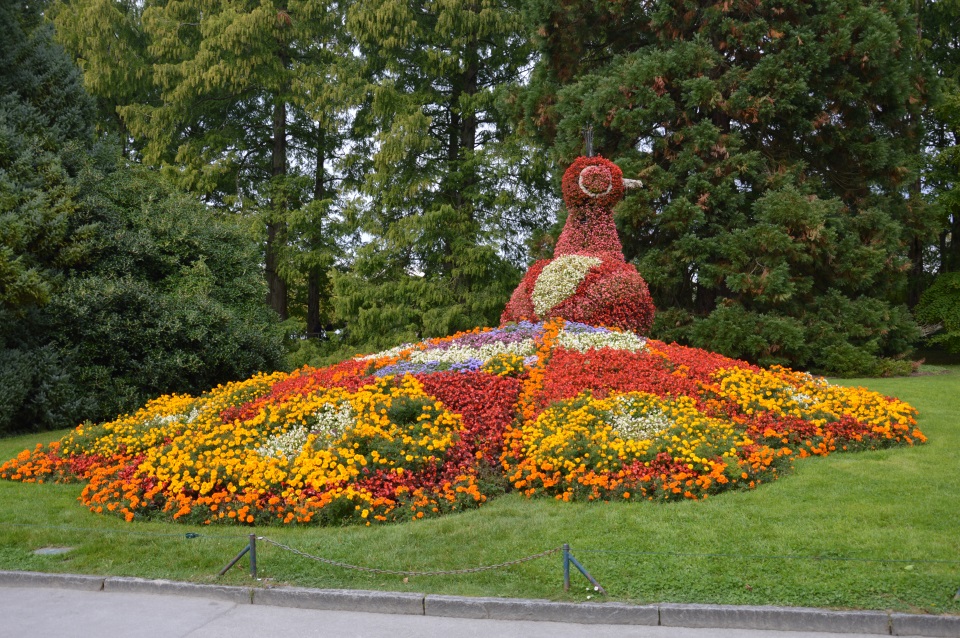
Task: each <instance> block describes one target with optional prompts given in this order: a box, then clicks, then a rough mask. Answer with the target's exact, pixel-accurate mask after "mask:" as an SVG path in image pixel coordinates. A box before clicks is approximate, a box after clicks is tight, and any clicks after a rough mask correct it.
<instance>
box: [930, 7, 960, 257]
mask: <svg viewBox="0 0 960 638" xmlns="http://www.w3.org/2000/svg"><path fill="white" fill-rule="evenodd" d="M921 16H922V29H923V30H922V34H923V40H924V42H923V44H924V49H925V54H926V57H927V59H928V60H929V61H930V63H931V64H932V65H933V66H934V67H935V68H936V70H937V75H938V77H939V78H940V80H941V83H942V84H941V87H940V88H941V90H940V92H939V94H938V96H937V97H938V99H937V100H936V101H935V102H934V103H933V104H931V108H930V109H929V111H928V113H927V117H928V122H929V136H928V139H927V140H926V141H927V144H928V147H929V148H930V158H929V161H930V167H929V170H928V172H927V174H926V175H925V178H926V184H927V186H928V187H929V188H928V191H929V194H930V199H931V202H932V205H933V208H934V209H935V211H936V212H937V213H938V214H939V218H940V222H941V229H942V230H941V232H940V236H939V238H938V242H937V245H936V246H935V247H934V251H933V253H934V254H933V255H932V256H931V259H930V261H931V262H933V263H935V264H937V271H938V272H939V273H941V274H942V273H947V272H957V271H960V190H958V188H957V186H958V184H957V182H958V179H957V176H958V175H960V34H958V32H957V28H956V25H957V21H958V20H960V3H958V2H957V1H956V0H937V1H936V2H932V1H931V2H926V3H924V4H923V5H922V9H921Z"/></svg>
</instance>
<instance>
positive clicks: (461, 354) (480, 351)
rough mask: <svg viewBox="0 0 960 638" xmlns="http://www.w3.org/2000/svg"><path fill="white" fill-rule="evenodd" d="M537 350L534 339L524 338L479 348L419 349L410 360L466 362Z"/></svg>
mask: <svg viewBox="0 0 960 638" xmlns="http://www.w3.org/2000/svg"><path fill="white" fill-rule="evenodd" d="M536 351H537V349H536V344H534V342H533V339H524V340H523V341H514V342H513V343H500V342H498V341H494V342H491V343H485V344H483V345H482V346H480V347H479V348H472V347H470V346H459V345H452V346H450V347H449V348H431V349H429V350H417V351H415V352H412V353H410V357H409V358H408V361H410V362H411V363H427V362H428V361H438V362H440V363H464V362H465V361H468V360H470V359H479V360H480V361H487V360H488V359H490V358H491V357H495V356H497V355H501V354H515V355H517V356H519V357H529V356H531V355H533V354H536Z"/></svg>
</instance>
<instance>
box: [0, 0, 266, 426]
mask: <svg viewBox="0 0 960 638" xmlns="http://www.w3.org/2000/svg"><path fill="white" fill-rule="evenodd" d="M0 20H2V22H3V24H4V25H5V27H6V31H5V37H4V38H3V39H2V41H0V433H6V432H10V431H25V430H31V429H33V430H39V429H53V428H60V427H66V426H69V425H75V424H76V422H77V420H79V419H82V418H91V419H104V418H109V417H112V416H114V415H115V414H116V413H117V412H119V411H128V410H131V409H133V408H135V407H137V406H139V405H142V403H143V402H144V401H145V400H146V399H148V398H151V397H152V396H155V395H157V394H159V393H162V392H170V391H181V392H201V391H204V390H206V389H208V388H209V387H210V386H212V385H214V384H216V383H220V382H224V381H228V380H231V379H233V378H237V377H245V376H248V375H249V374H251V373H252V372H254V371H256V370H260V369H263V368H267V367H273V366H275V365H277V364H278V363H279V357H280V352H281V348H280V336H279V335H278V334H277V333H276V331H275V330H274V329H273V328H272V326H271V322H270V320H269V317H264V316H263V311H262V307H261V305H260V303H259V299H258V297H259V296H260V295H261V294H262V290H261V288H262V284H261V279H260V273H259V268H258V263H259V260H258V255H257V254H256V250H255V249H253V247H252V246H251V243H250V242H249V240H248V238H247V235H246V234H245V232H244V230H243V229H242V228H241V227H238V226H237V224H236V223H235V222H233V221H230V220H229V219H223V218H221V217H218V216H217V215H216V214H215V213H214V212H213V211H211V210H209V209H208V208H207V207H205V206H203V205H202V204H200V203H199V202H198V201H197V200H196V199H192V198H190V197H188V196H186V195H184V194H183V193H180V192H178V191H176V190H175V189H174V188H172V187H171V186H170V185H169V184H167V183H165V182H164V181H163V180H162V179H160V178H159V176H158V175H157V174H156V173H153V172H150V171H147V170H145V169H142V168H130V167H127V166H126V165H125V164H124V163H123V162H122V161H121V160H120V159H119V157H118V152H117V150H116V149H115V148H114V147H113V146H111V145H109V144H103V143H99V142H96V141H95V139H94V136H93V131H94V126H93V122H94V114H95V106H94V103H93V101H92V100H91V99H90V97H89V96H88V95H87V94H86V92H85V91H84V89H83V86H82V83H81V76H80V73H79V71H78V69H77V68H76V67H75V66H74V65H73V64H72V62H71V60H70V58H69V56H68V55H67V54H66V53H65V52H64V51H63V49H62V48H61V47H60V46H59V45H57V44H56V43H55V42H54V41H53V37H52V29H51V28H50V26H49V25H45V24H44V23H43V22H42V19H41V15H40V5H34V4H32V3H30V4H27V3H14V2H9V1H7V0H4V1H3V2H0Z"/></svg>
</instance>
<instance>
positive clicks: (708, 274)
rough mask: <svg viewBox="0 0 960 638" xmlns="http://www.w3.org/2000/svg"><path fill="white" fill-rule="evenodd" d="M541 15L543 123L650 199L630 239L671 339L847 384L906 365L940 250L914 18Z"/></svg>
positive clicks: (842, 10) (855, 14)
mask: <svg viewBox="0 0 960 638" xmlns="http://www.w3.org/2000/svg"><path fill="white" fill-rule="evenodd" d="M531 6H532V16H533V18H534V20H535V21H536V22H537V24H538V26H539V28H540V33H541V34H542V51H543V53H544V57H543V59H542V62H541V64H540V66H539V68H538V70H537V73H536V75H535V78H536V81H535V83H534V86H533V87H532V88H531V91H530V92H529V94H528V98H527V103H526V111H527V114H528V119H529V121H530V122H531V123H532V125H533V126H535V127H536V129H537V130H538V131H539V132H540V134H541V135H543V136H544V137H545V138H547V139H549V140H552V141H554V142H555V144H556V149H557V155H558V157H560V158H572V157H573V156H575V155H576V154H577V153H579V152H581V151H582V146H581V144H582V142H581V133H580V132H581V130H582V129H583V128H584V127H586V126H593V127H594V129H595V139H596V141H597V147H598V149H599V151H600V152H601V154H603V155H605V156H607V157H610V158H611V159H614V160H615V161H616V162H617V163H618V164H619V165H620V166H621V167H622V168H623V169H624V175H625V176H626V177H634V178H640V179H641V180H642V181H643V182H644V184H645V188H644V189H643V190H642V192H640V193H637V194H633V195H631V196H629V197H628V198H627V199H626V200H625V201H624V203H623V204H622V205H621V206H620V207H619V209H618V224H619V226H620V230H621V234H622V236H623V239H624V247H625V251H626V252H627V256H628V258H630V259H632V260H633V261H634V262H635V263H636V264H637V267H638V268H639V270H640V272H641V274H642V275H643V276H644V277H645V278H646V279H647V281H648V283H649V284H650V288H651V292H652V293H653V295H654V299H655V301H656V303H657V307H658V312H659V315H658V321H657V324H656V326H655V328H654V331H655V333H656V334H657V335H658V336H661V337H664V338H668V339H678V340H681V341H685V342H688V343H692V344H695V345H698V346H704V347H709V348H713V349H717V350H719V351H721V352H724V353H726V354H729V355H733V356H739V357H746V358H749V359H752V360H755V361H758V362H761V363H764V364H770V363H788V364H791V365H793V366H797V367H801V368H807V367H810V368H816V369H820V370H826V371H829V372H833V373H841V374H855V373H870V372H882V371H883V370H884V369H885V367H888V364H885V363H884V360H883V358H884V357H888V356H894V355H898V354H900V353H902V352H904V351H905V350H906V349H907V348H908V346H909V344H910V342H911V341H912V340H913V339H915V337H916V328H915V326H914V324H913V322H912V320H911V319H910V317H909V314H908V312H907V310H906V307H905V306H904V305H903V304H904V302H905V301H906V299H907V289H906V283H907V281H906V272H907V271H908V270H909V267H910V247H911V243H912V242H914V240H916V239H917V238H918V237H919V238H925V237H926V236H928V235H929V234H930V233H931V228H930V226H929V220H928V219H927V218H926V217H924V215H922V214H920V213H919V212H918V211H919V209H920V202H918V201H915V200H916V199H918V198H917V197H916V192H915V191H914V197H913V200H914V201H912V199H911V196H910V191H911V189H912V188H913V184H914V183H915V176H916V170H917V168H918V162H919V156H918V154H919V148H920V144H919V142H918V140H919V136H920V135H921V130H920V125H919V113H920V108H921V106H922V104H923V102H924V100H925V99H926V88H925V87H926V84H927V76H926V71H925V69H924V68H923V66H922V64H921V63H920V61H919V60H918V58H917V51H918V48H917V41H916V39H917V21H916V16H915V15H914V14H913V13H912V11H911V4H910V3H908V2H905V1H903V0H872V1H869V2H860V1H859V0H857V1H854V0H782V1H778V2H772V3H768V2H759V0H748V1H746V2H728V1H722V2H716V3H715V2H706V1H697V0H658V1H655V2H652V3H639V2H638V3H630V2H627V3H616V4H607V3H594V2H591V1H589V0H583V1H582V2H573V3H564V4H563V5H562V8H560V7H559V6H558V5H556V4H555V3H553V2H547V1H546V0H543V1H540V2H533V3H532V5H531ZM611 14H615V15H611ZM620 17H623V20H621V19H619V18H620ZM625 25H629V29H627V30H625V29H624V26H625ZM571 33H575V34H577V35H576V37H577V38H579V41H577V42H575V43H574V42H568V39H569V38H570V34H571ZM570 50H582V51H584V52H585V54H584V55H582V56H580V59H581V60H582V61H581V62H579V63H578V64H574V65H573V66H572V67H571V65H570V62H569V59H568V57H569V56H568V52H569V51H570Z"/></svg>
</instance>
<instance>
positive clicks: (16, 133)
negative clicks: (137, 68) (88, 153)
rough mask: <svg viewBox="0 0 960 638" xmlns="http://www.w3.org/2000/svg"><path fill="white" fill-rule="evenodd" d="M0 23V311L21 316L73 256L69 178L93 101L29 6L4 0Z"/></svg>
mask: <svg viewBox="0 0 960 638" xmlns="http://www.w3.org/2000/svg"><path fill="white" fill-rule="evenodd" d="M0 23H2V24H3V25H4V37H3V38H2V42H0V308H7V309H11V310H15V311H18V312H25V311H27V310H28V309H29V308H30V307H33V306H36V305H41V304H43V303H45V302H46V301H47V300H48V299H49V298H50V295H51V292H52V290H53V289H54V287H55V278H56V273H57V272H58V268H59V267H62V266H63V265H65V264H66V263H68V262H69V259H70V251H69V247H68V245H67V243H68V241H67V237H66V232H67V227H68V225H69V219H70V215H71V212H72V204H71V197H72V187H71V175H72V173H74V172H75V170H76V166H77V163H78V156H79V155H81V154H82V153H83V152H84V151H85V149H86V147H87V146H88V145H89V142H90V141H91V134H92V128H91V125H90V121H91V118H92V115H93V104H92V102H91V101H90V98H89V97H88V96H87V95H86V94H85V93H84V91H83V87H82V86H81V78H80V74H79V73H78V72H77V69H76V68H75V67H74V66H73V65H72V64H71V62H70V59H69V58H68V57H67V55H66V54H65V53H64V51H63V50H62V49H61V48H60V47H59V46H58V45H56V44H55V43H54V42H53V38H52V29H50V28H48V27H46V26H39V25H40V19H39V15H38V14H36V12H35V10H34V9H32V8H30V7H23V6H20V5H17V4H16V3H13V2H7V1H5V2H3V3H2V4H0ZM53 89H55V90H53Z"/></svg>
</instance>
